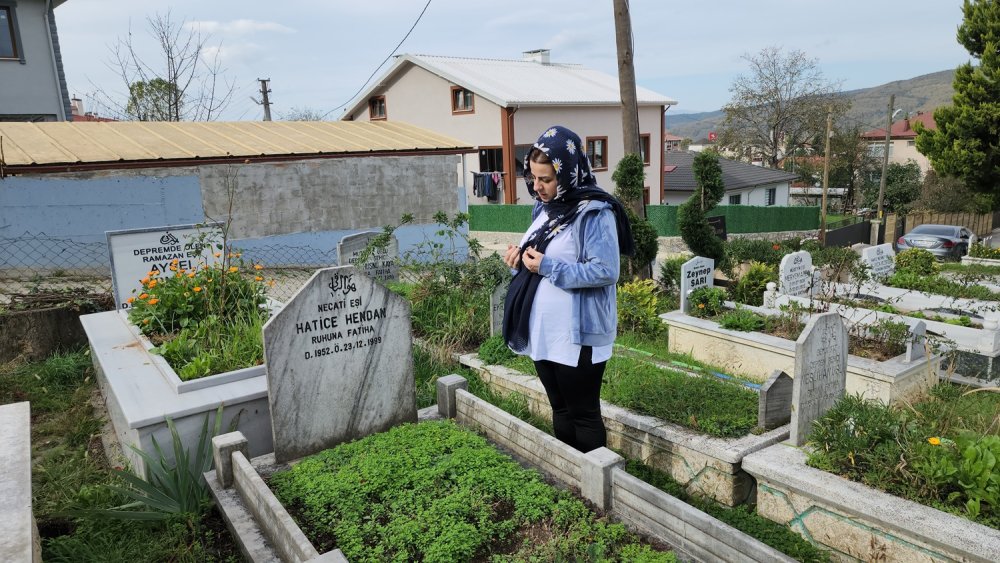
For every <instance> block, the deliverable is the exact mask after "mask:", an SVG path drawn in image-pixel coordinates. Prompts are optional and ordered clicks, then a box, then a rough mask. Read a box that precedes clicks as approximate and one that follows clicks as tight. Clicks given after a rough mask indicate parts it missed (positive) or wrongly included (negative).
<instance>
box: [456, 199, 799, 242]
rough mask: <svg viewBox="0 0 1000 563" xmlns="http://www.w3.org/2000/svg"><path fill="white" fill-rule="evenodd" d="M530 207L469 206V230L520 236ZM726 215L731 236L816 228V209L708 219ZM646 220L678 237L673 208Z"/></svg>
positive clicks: (739, 208)
mask: <svg viewBox="0 0 1000 563" xmlns="http://www.w3.org/2000/svg"><path fill="white" fill-rule="evenodd" d="M531 208H532V206H531V205H470V206H469V216H470V219H469V228H470V230H473V231H496V232H503V233H523V232H524V231H526V230H527V229H528V227H529V226H530V225H531ZM720 215H725V217H726V230H727V231H728V232H730V233H772V232H781V231H810V230H813V229H818V228H819V207H806V206H796V207H777V206H768V207H754V206H749V205H721V206H719V207H716V208H715V209H713V210H712V211H710V212H709V213H708V216H709V217H718V216H720ZM646 217H647V218H648V219H649V221H650V223H652V224H653V226H654V227H656V232H657V234H659V235H660V236H661V237H676V236H680V231H679V230H678V229H677V206H676V205H647V206H646Z"/></svg>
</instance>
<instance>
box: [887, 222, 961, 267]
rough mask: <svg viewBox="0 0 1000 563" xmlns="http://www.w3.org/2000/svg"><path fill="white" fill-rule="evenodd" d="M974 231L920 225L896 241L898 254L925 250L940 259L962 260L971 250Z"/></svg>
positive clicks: (950, 226) (953, 226)
mask: <svg viewBox="0 0 1000 563" xmlns="http://www.w3.org/2000/svg"><path fill="white" fill-rule="evenodd" d="M970 240H972V231H970V230H969V229H966V228H965V227H958V226H955V225H918V226H917V227H915V228H914V229H913V230H912V231H910V232H909V233H907V234H905V235H903V236H901V237H899V239H898V240H897V241H896V252H900V251H902V250H906V249H908V248H923V249H924V250H927V251H928V252H930V253H931V254H933V255H934V256H935V257H937V258H939V259H946V258H947V259H955V260H958V259H961V258H962V256H965V253H966V251H967V250H968V248H969V241H970Z"/></svg>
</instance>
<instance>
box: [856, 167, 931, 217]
mask: <svg viewBox="0 0 1000 563" xmlns="http://www.w3.org/2000/svg"><path fill="white" fill-rule="evenodd" d="M921 187H922V183H921V181H920V165H918V164H917V163H916V161H914V160H913V159H910V160H908V161H906V164H899V163H898V162H893V163H891V164H889V167H888V168H886V171H885V194H884V197H883V198H882V207H883V209H885V211H886V212H887V213H906V212H907V211H909V210H910V204H911V203H913V202H914V201H916V200H917V198H918V197H920V190H921ZM862 191H863V195H864V205H865V207H871V208H873V209H874V208H875V207H878V191H879V176H878V175H877V174H875V175H872V176H869V177H868V178H867V182H865V185H864V188H863V190H862Z"/></svg>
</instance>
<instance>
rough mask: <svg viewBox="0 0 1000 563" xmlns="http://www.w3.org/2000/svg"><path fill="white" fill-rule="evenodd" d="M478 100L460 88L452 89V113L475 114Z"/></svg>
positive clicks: (453, 87) (454, 87)
mask: <svg viewBox="0 0 1000 563" xmlns="http://www.w3.org/2000/svg"><path fill="white" fill-rule="evenodd" d="M475 112H476V100H475V97H474V96H473V95H472V92H470V91H468V90H466V89H465V88H462V87H460V86H452V87H451V113H475Z"/></svg>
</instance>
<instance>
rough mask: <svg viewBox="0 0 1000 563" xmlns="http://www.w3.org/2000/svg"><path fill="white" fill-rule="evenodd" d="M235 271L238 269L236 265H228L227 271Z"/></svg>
mask: <svg viewBox="0 0 1000 563" xmlns="http://www.w3.org/2000/svg"><path fill="white" fill-rule="evenodd" d="M237 271H239V268H237V267H236V266H230V267H229V273H233V272H237Z"/></svg>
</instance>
